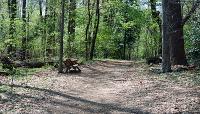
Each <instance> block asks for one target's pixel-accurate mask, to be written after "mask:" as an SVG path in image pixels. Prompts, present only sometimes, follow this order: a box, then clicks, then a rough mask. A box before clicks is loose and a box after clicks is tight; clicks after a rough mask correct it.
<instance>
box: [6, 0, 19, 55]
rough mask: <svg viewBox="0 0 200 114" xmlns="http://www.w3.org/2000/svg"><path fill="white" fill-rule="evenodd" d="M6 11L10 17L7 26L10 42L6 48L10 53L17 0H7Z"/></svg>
mask: <svg viewBox="0 0 200 114" xmlns="http://www.w3.org/2000/svg"><path fill="white" fill-rule="evenodd" d="M8 12H9V18H10V26H9V37H10V39H11V40H10V42H9V43H8V49H7V52H8V53H10V52H11V51H13V50H14V45H13V40H14V36H15V32H16V27H15V19H16V16H17V1H16V0H8Z"/></svg>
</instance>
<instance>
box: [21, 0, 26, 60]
mask: <svg viewBox="0 0 200 114" xmlns="http://www.w3.org/2000/svg"><path fill="white" fill-rule="evenodd" d="M22 20H23V25H24V27H23V37H22V51H23V52H22V58H21V59H22V60H25V58H26V47H27V44H26V43H27V42H26V39H27V38H26V0H22Z"/></svg>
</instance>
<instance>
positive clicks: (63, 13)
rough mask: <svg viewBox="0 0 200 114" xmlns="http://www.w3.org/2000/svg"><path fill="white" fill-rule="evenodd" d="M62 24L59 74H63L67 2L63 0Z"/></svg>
mask: <svg viewBox="0 0 200 114" xmlns="http://www.w3.org/2000/svg"><path fill="white" fill-rule="evenodd" d="M61 4H62V11H61V22H60V55H59V69H58V72H59V73H63V37H64V16H65V0H62V3H61Z"/></svg>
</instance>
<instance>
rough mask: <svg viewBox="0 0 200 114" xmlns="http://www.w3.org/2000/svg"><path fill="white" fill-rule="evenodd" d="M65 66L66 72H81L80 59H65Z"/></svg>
mask: <svg viewBox="0 0 200 114" xmlns="http://www.w3.org/2000/svg"><path fill="white" fill-rule="evenodd" d="M63 62H64V66H65V68H66V70H65V73H70V72H81V70H80V69H79V67H78V66H79V64H78V60H75V59H74V60H73V59H65V61H63Z"/></svg>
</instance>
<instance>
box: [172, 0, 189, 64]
mask: <svg viewBox="0 0 200 114" xmlns="http://www.w3.org/2000/svg"><path fill="white" fill-rule="evenodd" d="M169 7H170V8H169V17H170V18H169V26H170V28H169V30H170V32H169V35H170V44H171V62H172V64H173V65H187V64H188V63H187V59H186V55H185V48H184V38H183V25H182V21H183V20H182V12H181V4H180V0H177V1H176V3H175V2H173V1H169Z"/></svg>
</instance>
